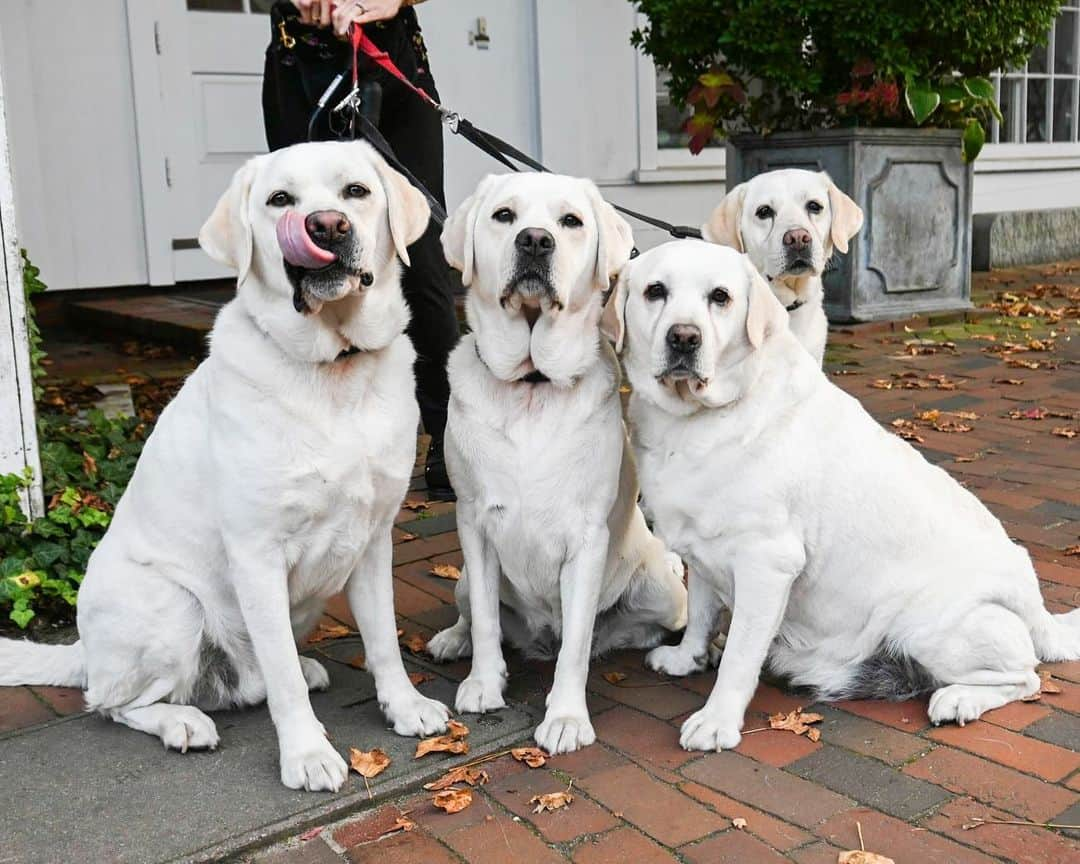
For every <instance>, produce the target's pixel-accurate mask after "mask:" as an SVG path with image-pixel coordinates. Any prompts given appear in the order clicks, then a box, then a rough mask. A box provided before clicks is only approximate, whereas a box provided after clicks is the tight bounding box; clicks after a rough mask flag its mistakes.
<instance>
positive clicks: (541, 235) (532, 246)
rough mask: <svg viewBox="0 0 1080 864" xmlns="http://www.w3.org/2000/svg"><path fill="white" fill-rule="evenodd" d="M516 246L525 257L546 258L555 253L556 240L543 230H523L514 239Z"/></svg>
mask: <svg viewBox="0 0 1080 864" xmlns="http://www.w3.org/2000/svg"><path fill="white" fill-rule="evenodd" d="M514 245H515V246H517V248H518V251H519V252H521V253H522V254H524V255H528V256H530V257H532V258H546V257H547V256H548V255H550V254H551V253H552V252H554V251H555V238H554V237H552V236H551V232H550V231H545V230H544V229H543V228H522V229H521V230H520V231H519V232H518V235H517V237H515V238H514Z"/></svg>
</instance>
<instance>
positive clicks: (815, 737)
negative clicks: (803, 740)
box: [806, 727, 821, 744]
mask: <svg viewBox="0 0 1080 864" xmlns="http://www.w3.org/2000/svg"><path fill="white" fill-rule="evenodd" d="M806 737H807V738H809V739H810V740H811V741H813V742H814V743H815V744H816V743H817V742H818V741H820V740H821V730H820V729H814V728H812V727H811V728H810V729H807V730H806Z"/></svg>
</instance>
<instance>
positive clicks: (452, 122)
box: [439, 105, 461, 135]
mask: <svg viewBox="0 0 1080 864" xmlns="http://www.w3.org/2000/svg"><path fill="white" fill-rule="evenodd" d="M439 113H440V114H442V121H443V123H445V124H446V128H447V129H449V130H450V131H451V132H453V133H454V134H455V135H457V134H458V131H457V130H458V122H459V121H460V120H461V115H459V114H458V113H457V112H456V111H451V110H450V109H448V108H443V107H442V106H441V105H440V106H439Z"/></svg>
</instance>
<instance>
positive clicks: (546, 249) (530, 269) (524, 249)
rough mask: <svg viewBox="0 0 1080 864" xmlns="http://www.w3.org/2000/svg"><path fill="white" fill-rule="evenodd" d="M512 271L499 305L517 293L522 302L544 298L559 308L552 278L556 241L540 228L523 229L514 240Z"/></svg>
mask: <svg viewBox="0 0 1080 864" xmlns="http://www.w3.org/2000/svg"><path fill="white" fill-rule="evenodd" d="M514 252H515V254H514V271H513V273H512V274H511V276H510V279H509V280H508V281H507V283H506V288H505V289H504V290H503V293H502V297H500V298H499V302H500V304H501V305H503V306H505V305H506V304H507V301H509V299H510V297H511V296H512V295H514V294H517V295H519V296H520V297H521V299H522V300H528V299H539V298H541V297H546V298H547V299H548V300H549V301H551V303H552V305H554V306H557V307H560V308H561V306H562V303H561V302H560V301H559V299H558V293H557V292H556V290H555V282H554V281H553V280H552V278H551V259H552V257H553V256H554V254H555V238H554V237H552V236H551V232H550V231H546V230H544V229H543V228H523V229H521V231H519V232H518V235H517V237H515V238H514Z"/></svg>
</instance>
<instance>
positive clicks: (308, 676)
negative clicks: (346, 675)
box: [300, 657, 330, 690]
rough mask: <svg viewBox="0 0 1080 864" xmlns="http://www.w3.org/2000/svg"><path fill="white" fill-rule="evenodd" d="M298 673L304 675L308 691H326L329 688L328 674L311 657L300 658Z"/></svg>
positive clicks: (320, 664)
mask: <svg viewBox="0 0 1080 864" xmlns="http://www.w3.org/2000/svg"><path fill="white" fill-rule="evenodd" d="M300 671H301V672H303V673H304V680H305V681H306V682H307V686H308V690H326V689H327V688H328V687H329V686H330V673H329V672H327V671H326V667H325V666H323V665H322V663H320V662H319V661H318V660H315V659H314V658H312V657H301V658H300Z"/></svg>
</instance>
